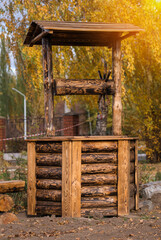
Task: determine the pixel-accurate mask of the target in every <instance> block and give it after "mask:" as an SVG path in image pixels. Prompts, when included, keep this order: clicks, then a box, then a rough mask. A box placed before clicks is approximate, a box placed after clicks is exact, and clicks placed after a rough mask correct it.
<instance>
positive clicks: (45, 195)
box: [36, 189, 61, 202]
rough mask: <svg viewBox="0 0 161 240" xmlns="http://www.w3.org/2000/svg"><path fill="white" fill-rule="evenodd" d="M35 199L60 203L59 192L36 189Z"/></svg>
mask: <svg viewBox="0 0 161 240" xmlns="http://www.w3.org/2000/svg"><path fill="white" fill-rule="evenodd" d="M36 198H37V200H40V201H42V200H43V201H55V202H61V190H44V189H37V191H36Z"/></svg>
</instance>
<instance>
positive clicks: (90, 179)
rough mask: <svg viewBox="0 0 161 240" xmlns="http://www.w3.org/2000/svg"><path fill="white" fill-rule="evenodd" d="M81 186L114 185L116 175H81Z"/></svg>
mask: <svg viewBox="0 0 161 240" xmlns="http://www.w3.org/2000/svg"><path fill="white" fill-rule="evenodd" d="M81 179H82V181H81V183H82V186H84V185H104V184H106V185H108V184H111V185H114V184H116V183H117V175H116V174H99V175H97V174H92V175H82V178H81Z"/></svg>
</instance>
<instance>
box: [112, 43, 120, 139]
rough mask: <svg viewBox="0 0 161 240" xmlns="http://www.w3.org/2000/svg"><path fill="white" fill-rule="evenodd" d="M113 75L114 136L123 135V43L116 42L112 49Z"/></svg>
mask: <svg viewBox="0 0 161 240" xmlns="http://www.w3.org/2000/svg"><path fill="white" fill-rule="evenodd" d="M112 64H113V65H112V73H113V80H114V88H115V94H114V95H113V105H112V111H113V118H112V127H113V135H118V136H119V135H121V134H122V127H121V115H122V103H121V41H120V40H117V41H114V43H113V47H112Z"/></svg>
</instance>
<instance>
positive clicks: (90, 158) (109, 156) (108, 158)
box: [81, 152, 117, 164]
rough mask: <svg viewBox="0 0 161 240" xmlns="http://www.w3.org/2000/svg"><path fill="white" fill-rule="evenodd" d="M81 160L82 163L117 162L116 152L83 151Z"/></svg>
mask: <svg viewBox="0 0 161 240" xmlns="http://www.w3.org/2000/svg"><path fill="white" fill-rule="evenodd" d="M81 160H82V163H83V164H84V163H117V153H116V152H113V153H105V154H102V153H100V154H97V153H91V154H86V153H83V154H82V157H81Z"/></svg>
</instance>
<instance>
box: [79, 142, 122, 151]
mask: <svg viewBox="0 0 161 240" xmlns="http://www.w3.org/2000/svg"><path fill="white" fill-rule="evenodd" d="M116 150H117V142H116V141H93V142H92V141H91V142H90V141H82V152H88V153H92V152H96V153H98V152H102V153H103V152H111V151H116Z"/></svg>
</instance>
